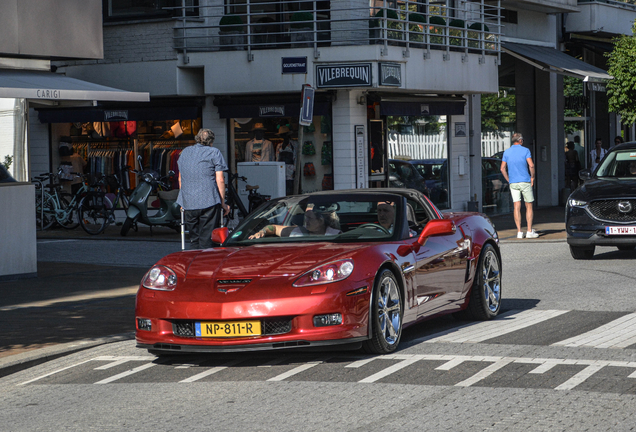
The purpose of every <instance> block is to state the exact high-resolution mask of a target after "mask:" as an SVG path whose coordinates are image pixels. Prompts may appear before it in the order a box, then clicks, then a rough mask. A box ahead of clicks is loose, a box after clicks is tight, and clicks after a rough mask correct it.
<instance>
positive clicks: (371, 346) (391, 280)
mask: <svg viewBox="0 0 636 432" xmlns="http://www.w3.org/2000/svg"><path fill="white" fill-rule="evenodd" d="M369 319H370V320H372V321H371V339H369V340H367V341H365V342H364V344H363V348H364V350H365V351H367V352H369V353H373V354H388V353H390V352H393V351H395V350H396V349H397V347H398V344H399V343H400V338H401V337H402V291H401V290H400V287H399V285H398V283H397V280H396V279H395V275H393V272H392V271H391V270H384V271H383V272H382V273H381V274H380V277H378V278H377V279H376V282H375V287H374V289H373V300H372V304H371V311H370V314H369Z"/></svg>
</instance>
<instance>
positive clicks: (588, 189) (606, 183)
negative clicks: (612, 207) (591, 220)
mask: <svg viewBox="0 0 636 432" xmlns="http://www.w3.org/2000/svg"><path fill="white" fill-rule="evenodd" d="M635 196H636V179H616V178H607V179H603V178H600V179H593V180H588V181H586V182H585V184H583V186H581V187H580V188H579V189H578V190H576V191H575V193H574V195H573V197H574V198H576V199H582V200H585V201H590V200H594V199H605V198H627V197H635Z"/></svg>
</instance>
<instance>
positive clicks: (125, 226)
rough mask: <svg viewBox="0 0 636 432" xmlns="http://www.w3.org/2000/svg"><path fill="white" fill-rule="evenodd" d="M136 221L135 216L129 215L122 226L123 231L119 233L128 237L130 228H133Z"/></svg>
mask: <svg viewBox="0 0 636 432" xmlns="http://www.w3.org/2000/svg"><path fill="white" fill-rule="evenodd" d="M134 223H135V221H134V219H133V218H129V217H127V218H126V220H125V221H124V223H123V225H122V226H121V231H120V232H119V234H121V236H122V237H126V235H128V231H130V228H132V226H133V224H134Z"/></svg>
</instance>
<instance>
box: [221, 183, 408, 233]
mask: <svg viewBox="0 0 636 432" xmlns="http://www.w3.org/2000/svg"><path fill="white" fill-rule="evenodd" d="M401 205H402V198H401V196H399V195H394V194H388V193H387V194H373V195H372V194H337V195H333V196H331V195H301V196H292V197H284V198H279V199H277V200H272V201H270V202H269V204H268V205H267V206H266V207H264V208H261V209H259V210H258V211H256V212H254V213H252V214H250V215H248V217H247V218H246V219H245V220H244V221H243V222H242V223H241V224H240V225H239V226H238V227H237V228H236V230H235V231H234V232H233V233H231V235H230V238H229V239H228V241H227V242H226V243H225V245H236V244H252V243H272V242H275V243H294V242H304V241H338V242H348V241H351V242H355V241H361V240H369V241H374V240H382V239H389V238H391V237H393V233H394V232H395V231H396V226H397V225H400V224H397V223H396V221H398V216H399V217H401V216H402V212H401V211H400V210H399V209H400V208H401ZM400 228H401V227H400Z"/></svg>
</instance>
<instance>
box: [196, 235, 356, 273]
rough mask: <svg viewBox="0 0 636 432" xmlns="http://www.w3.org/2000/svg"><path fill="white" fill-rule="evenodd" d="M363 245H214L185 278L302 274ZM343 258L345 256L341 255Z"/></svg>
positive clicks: (198, 257)
mask: <svg viewBox="0 0 636 432" xmlns="http://www.w3.org/2000/svg"><path fill="white" fill-rule="evenodd" d="M365 247H368V246H366V245H351V244H333V243H311V244H285V245H272V244H263V245H253V246H249V247H242V248H235V247H229V248H215V249H209V250H206V251H203V252H201V253H200V254H198V255H197V256H196V258H195V259H194V261H193V262H192V264H190V266H189V269H188V273H187V276H186V278H188V279H190V278H210V277H215V278H217V279H237V278H250V277H263V276H272V277H276V276H295V275H301V274H303V273H305V272H306V271H308V270H311V269H312V268H314V267H315V266H317V265H319V264H321V263H323V262H330V261H334V260H336V259H338V258H340V255H341V254H347V256H349V255H350V254H353V253H354V252H355V251H356V250H358V249H362V248H365ZM343 258H344V257H343Z"/></svg>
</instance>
